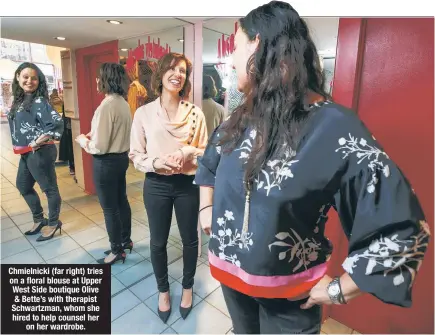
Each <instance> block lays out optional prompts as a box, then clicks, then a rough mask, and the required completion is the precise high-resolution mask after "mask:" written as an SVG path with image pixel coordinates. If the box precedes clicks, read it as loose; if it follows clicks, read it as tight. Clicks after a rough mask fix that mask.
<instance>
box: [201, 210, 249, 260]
mask: <svg viewBox="0 0 435 335" xmlns="http://www.w3.org/2000/svg"><path fill="white" fill-rule="evenodd" d="M228 221H234V214H233V212H231V211H228V210H226V211H225V214H224V217H220V218H218V219H217V221H216V222H217V224H218V225H219V229H218V231H217V235H216V234H214V233H212V234H211V236H210V239H215V240H217V241H218V242H219V251H220V252H219V258H220V259H222V260H225V261H230V262H231V263H232V264H234V265H236V266H238V267H240V266H241V264H240V261H239V260H238V259H237V255H236V254H232V255H231V254H228V253H226V252H225V249H226V248H227V247H238V248H239V249H246V250H249V246H252V245H253V244H254V242H253V240H252V233H249V232H248V233H246V234H243V233H242V232H239V230H238V229H236V230H235V231H234V232H233V230H232V229H231V228H229V227H227V223H228Z"/></svg>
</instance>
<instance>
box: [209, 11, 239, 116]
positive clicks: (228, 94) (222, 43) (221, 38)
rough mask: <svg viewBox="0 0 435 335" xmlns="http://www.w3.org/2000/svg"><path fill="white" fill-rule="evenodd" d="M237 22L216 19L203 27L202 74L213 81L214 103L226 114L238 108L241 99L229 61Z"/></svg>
mask: <svg viewBox="0 0 435 335" xmlns="http://www.w3.org/2000/svg"><path fill="white" fill-rule="evenodd" d="M237 22H238V18H216V19H210V20H207V21H206V22H204V25H203V28H204V29H203V43H204V44H203V58H202V60H203V64H204V74H207V75H210V76H212V77H213V78H214V79H215V82H216V86H217V91H218V95H217V96H216V97H215V99H214V101H216V102H217V103H219V104H221V105H222V106H224V107H225V110H226V113H227V114H230V113H231V112H232V111H233V110H234V109H235V107H237V106H238V104H239V103H240V101H241V98H242V94H241V93H240V92H238V91H237V87H236V77H235V71H234V70H233V68H232V59H231V54H232V53H233V50H234V35H235V32H236V30H237Z"/></svg>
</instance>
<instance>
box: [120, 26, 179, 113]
mask: <svg viewBox="0 0 435 335" xmlns="http://www.w3.org/2000/svg"><path fill="white" fill-rule="evenodd" d="M169 52H178V53H183V52H184V28H183V27H176V28H172V29H168V30H164V31H160V32H156V33H153V34H148V35H143V36H138V37H133V38H129V39H124V40H119V56H120V57H119V58H120V63H121V64H122V65H124V67H125V68H126V70H127V73H128V76H129V78H130V82H131V83H130V88H129V91H128V104H129V105H130V110H131V114H132V116H134V113H135V112H136V110H137V109H138V108H139V107H141V106H143V105H145V104H147V103H149V102H151V101H154V100H155V99H156V98H157V95H156V94H155V93H154V92H153V90H152V88H151V76H152V74H153V72H154V71H155V69H156V66H157V61H158V60H159V59H160V58H161V57H162V56H163V55H165V54H167V53H169Z"/></svg>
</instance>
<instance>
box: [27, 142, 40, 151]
mask: <svg viewBox="0 0 435 335" xmlns="http://www.w3.org/2000/svg"><path fill="white" fill-rule="evenodd" d="M29 147H30V148H32V151H33V152H35V151H36V150H38V149H39V148H41V146H40V145H39V144H38V143H36V141H32V142H31V143H30V144H29Z"/></svg>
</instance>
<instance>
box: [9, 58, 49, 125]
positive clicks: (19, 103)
mask: <svg viewBox="0 0 435 335" xmlns="http://www.w3.org/2000/svg"><path fill="white" fill-rule="evenodd" d="M28 68H30V69H33V70H35V72H36V74H37V75H38V80H39V84H38V87H37V88H36V90H35V91H34V92H33V93H32V94H29V95H27V94H25V93H24V90H23V89H22V88H21V86H20V83H19V82H18V79H17V77H18V76H19V75H20V73H21V71H23V70H24V69H28ZM12 95H13V97H14V101H13V102H12V107H11V111H10V112H9V117H10V118H11V119H13V118H14V117H15V113H16V112H17V110H18V108H20V107H22V108H23V110H25V111H29V110H30V107H31V106H32V103H33V101H34V100H35V98H37V97H43V98H45V99H47V100H48V88H47V80H46V79H45V75H44V73H42V71H41V69H40V68H39V67H38V66H36V65H35V64H33V63H29V62H25V63H23V64H21V65H20V66H18V68H17V69H16V70H15V75H14V80H13V82H12Z"/></svg>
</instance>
